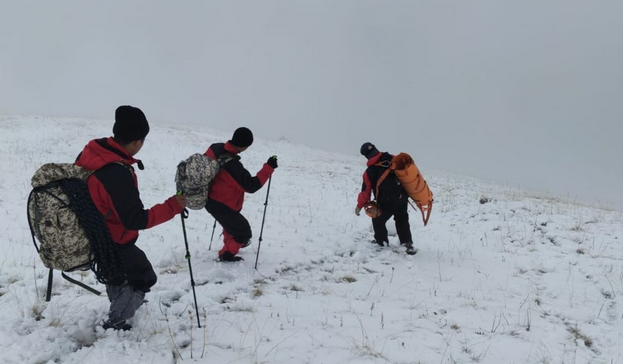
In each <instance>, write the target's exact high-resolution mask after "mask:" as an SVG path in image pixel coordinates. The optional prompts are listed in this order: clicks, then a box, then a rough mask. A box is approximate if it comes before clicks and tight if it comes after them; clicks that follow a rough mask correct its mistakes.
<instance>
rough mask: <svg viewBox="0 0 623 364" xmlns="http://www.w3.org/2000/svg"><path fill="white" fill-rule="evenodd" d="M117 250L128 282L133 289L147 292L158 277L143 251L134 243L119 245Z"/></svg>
mask: <svg viewBox="0 0 623 364" xmlns="http://www.w3.org/2000/svg"><path fill="white" fill-rule="evenodd" d="M118 251H119V256H120V258H121V260H122V261H123V265H124V267H125V273H126V280H127V282H128V284H129V285H130V286H132V288H134V289H137V290H140V291H143V292H149V291H150V288H151V287H153V286H154V285H155V284H156V282H157V281H158V278H157V277H156V272H154V268H153V267H152V266H151V263H150V262H149V260H148V259H147V256H146V255H145V253H144V252H143V251H142V250H141V249H139V248H138V247H137V246H136V245H134V244H124V245H119V246H118Z"/></svg>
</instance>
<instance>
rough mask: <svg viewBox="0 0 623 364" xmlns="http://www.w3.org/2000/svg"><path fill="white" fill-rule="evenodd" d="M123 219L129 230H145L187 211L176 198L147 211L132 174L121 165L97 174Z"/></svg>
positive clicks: (115, 165)
mask: <svg viewBox="0 0 623 364" xmlns="http://www.w3.org/2000/svg"><path fill="white" fill-rule="evenodd" d="M96 177H97V178H98V179H99V180H100V182H101V183H102V185H103V186H104V188H105V189H106V192H107V193H108V195H109V196H110V200H111V202H112V205H113V207H114V209H115V211H116V212H117V215H118V216H119V220H120V221H121V223H122V224H123V226H124V227H125V228H126V229H128V230H144V229H149V228H151V227H154V226H156V225H159V224H162V223H163V222H166V221H169V220H171V219H172V218H173V217H174V216H175V215H177V214H179V213H180V212H182V211H183V210H184V208H183V207H182V206H181V205H180V204H179V203H178V201H177V199H176V198H175V196H172V197H170V198H168V199H167V200H165V201H164V202H163V203H161V204H158V205H155V206H153V207H152V208H150V209H148V210H146V209H145V207H144V205H143V202H142V201H141V198H140V194H139V191H138V188H137V187H136V184H135V181H134V176H133V174H132V172H131V171H130V170H129V169H127V168H126V167H124V166H121V165H119V164H111V165H109V166H107V167H104V168H103V169H102V170H100V171H98V172H96Z"/></svg>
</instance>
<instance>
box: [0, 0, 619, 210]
mask: <svg viewBox="0 0 623 364" xmlns="http://www.w3.org/2000/svg"><path fill="white" fill-rule="evenodd" d="M621 19H623V2H621V1H620V0H612V1H600V0H596V1H593V0H591V1H585V0H551V1H533V0H521V1H516V0H509V1H504V0H490V1H464V0H447V1H443V0H440V1H432V0H429V1H369V0H352V1H351V0H339V1H338V0H334V1H322V0H320V1H318V0H314V1H311V0H309V1H297V0H294V1H293V0H283V1H257V0H256V1H236V0H226V1H207V0H202V1H161V0H157V1H154V0H152V1H147V0H144V1H118V0H114V1H64V0H63V1H11V0H0V114H26V115H50V116H70V117H85V118H107V119H112V118H113V117H114V110H115V108H116V107H117V106H118V105H121V104H131V105H134V106H138V107H140V108H141V109H143V111H144V112H145V113H146V115H147V117H148V119H149V120H150V121H152V122H154V123H156V124H158V123H161V124H164V123H167V124H168V123H172V122H174V123H179V124H186V125H203V126H208V127H212V128H216V129H220V130H224V131H228V130H230V131H233V130H234V129H235V128H236V127H238V126H242V125H244V126H248V127H250V128H251V129H252V130H253V131H254V133H255V134H256V136H258V137H260V138H265V139H269V140H277V139H279V138H281V137H285V138H287V139H288V140H290V141H292V142H295V143H304V144H308V145H310V146H312V147H316V148H321V149H325V150H331V151H337V152H344V153H351V154H357V153H358V151H359V147H360V145H361V144H362V143H363V142H365V141H371V142H373V143H375V144H376V145H377V147H378V148H379V149H381V150H387V151H390V152H395V153H397V152H400V151H406V152H409V153H410V154H411V155H412V156H413V157H414V159H415V160H416V162H418V164H419V165H420V167H421V168H422V169H423V171H425V170H426V169H427V168H428V169H435V170H447V171H451V172H456V173H459V174H467V175H472V176H476V177H481V178H484V179H488V180H495V181H500V182H504V183H507V184H509V185H511V186H520V187H525V188H531V189H535V190H540V191H544V192H549V193H556V194H558V195H561V196H568V197H570V198H571V199H575V198H577V199H578V200H584V201H587V202H589V203H597V204H598V205H602V206H606V207H617V208H619V209H623V194H621V192H620V190H619V187H618V186H619V185H620V184H621V183H620V182H619V180H620V179H621V177H622V176H623V166H622V163H621V161H620V160H619V158H620V156H621V155H622V154H623V153H622V152H623V147H622V146H621V138H622V137H623V125H622V124H623V118H622V116H623V69H622V66H621V65H623V60H622V57H621V56H622V54H623V26H622V25H621V24H622V21H621ZM205 147H207V145H206V146H205ZM201 148H203V146H202V147H201ZM281 163H282V164H285V163H287V161H285V160H283V161H282V162H281ZM364 163H365V160H364V159H363V158H362V171H363V166H364Z"/></svg>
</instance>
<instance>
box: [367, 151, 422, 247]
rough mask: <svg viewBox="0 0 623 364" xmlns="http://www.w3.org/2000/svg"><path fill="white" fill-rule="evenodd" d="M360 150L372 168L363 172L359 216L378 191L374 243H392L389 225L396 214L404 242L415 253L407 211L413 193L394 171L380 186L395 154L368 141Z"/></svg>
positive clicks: (401, 242)
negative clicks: (381, 178) (388, 235)
mask: <svg viewBox="0 0 623 364" xmlns="http://www.w3.org/2000/svg"><path fill="white" fill-rule="evenodd" d="M360 152H361V154H362V155H363V156H364V157H366V158H367V159H368V163H367V167H368V168H367V169H366V171H365V172H364V173H363V185H362V187H361V192H360V193H359V195H358V197H357V206H356V207H355V214H356V215H357V216H359V214H360V212H361V209H362V208H363V207H364V206H365V205H366V204H367V203H368V202H370V197H371V195H372V191H374V197H375V200H376V203H377V204H378V206H379V207H380V209H381V214H380V215H379V216H377V217H373V218H372V227H373V228H374V240H373V242H374V243H376V244H378V245H380V246H384V245H389V240H388V237H387V227H386V226H385V224H386V223H387V221H388V220H389V219H390V218H391V217H392V216H393V217H394V221H395V222H396V232H397V233H398V239H399V240H400V244H401V245H404V246H405V247H406V248H407V253H409V254H415V250H414V249H413V240H412V237H411V229H410V226H409V213H408V211H407V207H408V201H409V200H408V199H409V195H407V192H406V191H405V190H404V188H403V187H402V185H401V184H400V181H399V180H398V178H396V176H395V175H394V173H393V172H390V173H389V175H388V176H387V178H385V180H384V181H382V182H381V184H380V185H379V186H378V189H377V183H378V181H379V178H380V177H381V175H382V174H383V172H385V170H386V169H387V168H388V167H389V164H390V162H391V160H392V158H393V157H394V156H393V155H391V154H389V153H387V152H384V153H381V152H379V151H378V149H376V147H375V146H374V144H372V143H364V144H363V145H362V146H361V149H360ZM377 193H378V194H377Z"/></svg>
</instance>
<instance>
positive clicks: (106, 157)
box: [76, 138, 143, 171]
mask: <svg viewBox="0 0 623 364" xmlns="http://www.w3.org/2000/svg"><path fill="white" fill-rule="evenodd" d="M119 162H120V163H125V164H128V165H132V164H134V163H138V167H139V169H143V168H142V166H143V165H142V163H141V161H140V160H138V159H135V158H133V157H132V156H130V155H129V154H128V152H127V151H126V150H125V149H124V148H123V147H122V146H121V145H119V143H117V142H116V141H115V140H114V139H113V138H102V139H94V140H91V141H90V142H89V143H87V145H86V146H85V147H84V149H83V150H82V152H81V153H80V155H78V158H77V159H76V165H78V166H80V167H83V168H86V169H88V170H90V171H95V170H98V169H100V168H102V167H104V166H105V165H107V164H110V163H119Z"/></svg>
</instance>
